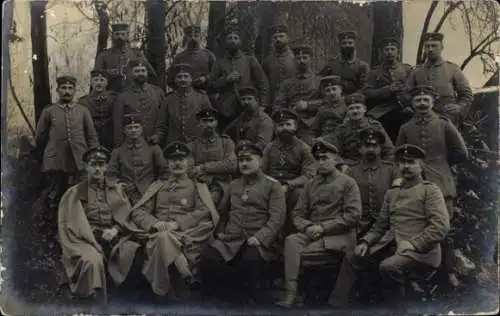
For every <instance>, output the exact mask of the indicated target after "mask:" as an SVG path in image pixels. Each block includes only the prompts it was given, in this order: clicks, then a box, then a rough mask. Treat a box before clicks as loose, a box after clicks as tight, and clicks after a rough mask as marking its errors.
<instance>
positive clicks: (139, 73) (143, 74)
mask: <svg viewBox="0 0 500 316" xmlns="http://www.w3.org/2000/svg"><path fill="white" fill-rule="evenodd" d="M132 78H133V79H134V81H135V82H137V83H140V84H143V83H145V82H146V80H147V78H148V69H147V68H146V66H143V65H140V66H136V67H134V68H132Z"/></svg>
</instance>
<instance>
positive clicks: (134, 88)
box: [133, 82, 147, 92]
mask: <svg viewBox="0 0 500 316" xmlns="http://www.w3.org/2000/svg"><path fill="white" fill-rule="evenodd" d="M146 85H147V82H146V83H144V84H143V85H142V86H139V85H136V84H134V87H133V90H134V92H144V91H146V90H147V86H146Z"/></svg>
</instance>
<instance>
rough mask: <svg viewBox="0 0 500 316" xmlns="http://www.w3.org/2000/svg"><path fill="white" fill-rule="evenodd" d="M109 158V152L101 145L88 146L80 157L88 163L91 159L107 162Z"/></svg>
mask: <svg viewBox="0 0 500 316" xmlns="http://www.w3.org/2000/svg"><path fill="white" fill-rule="evenodd" d="M110 158H111V152H110V151H109V150H108V149H106V148H105V147H103V146H97V147H94V148H90V149H89V150H87V151H86V152H85V153H84V154H83V156H82V159H83V161H84V162H85V163H88V162H89V161H91V160H92V161H95V162H106V163H107V162H108V161H109V159H110Z"/></svg>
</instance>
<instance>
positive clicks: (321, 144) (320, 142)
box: [311, 139, 339, 159]
mask: <svg viewBox="0 0 500 316" xmlns="http://www.w3.org/2000/svg"><path fill="white" fill-rule="evenodd" d="M338 152H339V151H338V149H337V147H335V145H333V144H332V143H330V142H327V141H326V140H324V139H316V140H315V141H314V143H313V145H312V147H311V153H312V155H313V156H314V158H316V159H317V157H318V154H323V153H334V154H338Z"/></svg>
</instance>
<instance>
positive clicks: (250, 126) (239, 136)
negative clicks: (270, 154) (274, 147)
mask: <svg viewBox="0 0 500 316" xmlns="http://www.w3.org/2000/svg"><path fill="white" fill-rule="evenodd" d="M238 94H239V96H240V101H241V105H242V107H243V113H241V114H240V116H239V117H237V118H236V119H235V120H234V121H233V122H232V123H231V124H229V126H227V127H226V129H225V133H226V134H228V135H229V136H231V137H232V139H233V140H234V142H235V143H239V142H240V141H242V140H248V141H251V142H252V143H254V144H255V145H257V146H259V147H260V148H261V150H262V149H264V147H266V145H267V144H269V142H270V141H271V140H272V139H273V133H274V123H273V120H272V119H271V118H270V117H269V115H267V114H266V113H265V112H264V109H263V108H262V107H261V106H260V105H259V100H258V99H257V90H256V89H255V88H252V87H242V88H239V89H238Z"/></svg>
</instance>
